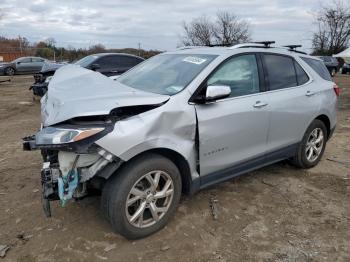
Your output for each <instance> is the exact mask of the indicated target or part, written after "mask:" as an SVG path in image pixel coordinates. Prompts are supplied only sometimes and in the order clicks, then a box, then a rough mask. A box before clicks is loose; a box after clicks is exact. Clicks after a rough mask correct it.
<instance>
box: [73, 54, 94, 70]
mask: <svg viewBox="0 0 350 262" xmlns="http://www.w3.org/2000/svg"><path fill="white" fill-rule="evenodd" d="M96 58H97V56H95V55H88V56H85V57H83V58H82V59H80V60H78V61H76V62H75V63H74V64H76V65H79V66H81V67H87V66H88V65H90V64H91V63H92V62H93V61H94V60H95V59H96Z"/></svg>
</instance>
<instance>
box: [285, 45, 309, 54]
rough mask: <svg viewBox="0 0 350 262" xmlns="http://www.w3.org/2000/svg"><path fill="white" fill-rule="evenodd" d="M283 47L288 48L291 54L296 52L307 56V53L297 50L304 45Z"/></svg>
mask: <svg viewBox="0 0 350 262" xmlns="http://www.w3.org/2000/svg"><path fill="white" fill-rule="evenodd" d="M283 47H287V48H288V50H289V51H291V52H296V53H299V54H304V55H307V53H305V52H302V51H298V50H297V48H300V47H302V45H284V46H283Z"/></svg>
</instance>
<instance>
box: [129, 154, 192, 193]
mask: <svg viewBox="0 0 350 262" xmlns="http://www.w3.org/2000/svg"><path fill="white" fill-rule="evenodd" d="M150 153H152V154H158V155H161V156H163V157H165V158H167V159H169V160H170V161H172V162H173V163H174V164H175V165H176V166H177V168H178V169H179V171H180V174H181V180H182V192H183V193H185V194H190V192H191V186H192V179H191V168H190V165H189V163H188V161H187V160H186V158H185V157H184V156H183V155H181V154H180V153H178V152H176V151H174V150H172V149H169V148H153V149H150V150H146V151H143V152H141V153H139V154H137V155H135V156H133V157H132V158H131V159H129V160H128V161H127V162H129V161H132V160H133V159H135V158H138V157H140V156H143V155H146V154H150ZM127 162H125V163H127Z"/></svg>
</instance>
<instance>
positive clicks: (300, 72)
mask: <svg viewBox="0 0 350 262" xmlns="http://www.w3.org/2000/svg"><path fill="white" fill-rule="evenodd" d="M294 64H295V71H296V73H297V80H298V85H299V86H300V85H303V84H305V83H306V82H308V81H309V77H308V76H307V74H306V73H305V71H304V69H303V68H302V67H301V66H300V65H299V64H298V63H297V62H295V61H294Z"/></svg>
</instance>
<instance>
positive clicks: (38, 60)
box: [32, 57, 44, 62]
mask: <svg viewBox="0 0 350 262" xmlns="http://www.w3.org/2000/svg"><path fill="white" fill-rule="evenodd" d="M32 61H33V62H44V59H42V58H37V57H33V58H32Z"/></svg>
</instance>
